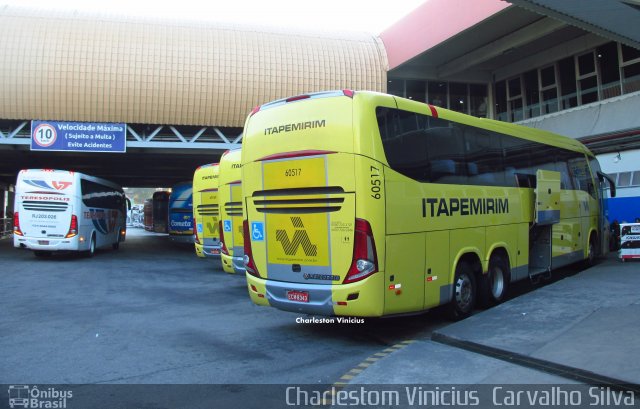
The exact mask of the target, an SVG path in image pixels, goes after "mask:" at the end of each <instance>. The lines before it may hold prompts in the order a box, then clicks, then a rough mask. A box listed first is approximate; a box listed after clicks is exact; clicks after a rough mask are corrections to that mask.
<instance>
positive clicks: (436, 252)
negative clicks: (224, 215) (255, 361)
mask: <svg viewBox="0 0 640 409" xmlns="http://www.w3.org/2000/svg"><path fill="white" fill-rule="evenodd" d="M242 170H243V175H242V183H243V202H244V206H245V207H244V212H245V215H246V216H245V221H244V226H243V228H244V230H245V265H246V268H247V285H248V290H249V294H250V296H251V299H252V300H253V302H254V303H256V304H259V305H270V306H273V307H276V308H279V309H282V310H286V311H293V312H298V313H305V314H318V315H341V316H385V315H394V314H405V313H415V312H420V311H424V310H428V309H430V308H433V307H436V306H439V305H446V307H445V308H446V309H447V310H448V311H449V312H450V314H451V316H452V317H453V318H454V319H460V318H463V317H466V316H468V315H469V314H471V312H472V310H473V308H474V306H475V305H476V301H477V300H478V301H480V302H482V303H485V304H493V303H498V302H500V301H502V300H503V299H504V298H505V296H506V294H507V290H508V288H509V285H510V283H513V282H515V281H518V280H523V279H535V278H536V277H538V278H539V277H540V276H541V275H543V274H544V275H546V274H549V273H550V271H551V270H553V269H555V268H558V267H561V266H564V265H567V264H570V263H574V262H578V261H581V260H586V261H593V260H594V258H595V257H596V256H597V255H601V254H604V252H606V251H607V246H606V244H607V243H608V235H607V234H608V233H607V231H608V228H607V226H606V225H605V219H604V217H603V215H602V213H601V208H602V206H601V203H602V191H603V188H604V185H605V178H606V175H604V174H602V172H601V171H600V167H599V166H598V162H597V161H596V159H595V157H594V156H593V155H592V154H591V153H590V151H589V150H588V149H587V148H586V147H584V146H583V145H582V144H580V143H579V142H577V141H575V140H573V139H570V138H566V137H562V136H559V135H555V134H552V133H550V132H546V131H540V130H535V129H530V128H525V127H522V126H518V125H514V124H508V123H503V122H498V121H493V120H488V119H478V118H474V117H471V116H467V115H464V114H460V113H457V112H453V111H449V110H446V109H442V108H438V107H435V106H432V105H427V104H423V103H419V102H416V101H411V100H408V99H403V98H399V97H395V96H391V95H385V94H379V93H372V92H354V91H350V90H344V91H332V92H322V93H314V94H309V95H300V96H296V97H292V98H288V99H282V100H278V101H274V102H270V103H267V104H265V105H262V106H260V107H256V108H255V109H254V110H253V111H252V113H251V114H250V115H249V117H248V118H247V120H246V123H245V128H244V140H243V148H242ZM612 191H613V186H612Z"/></svg>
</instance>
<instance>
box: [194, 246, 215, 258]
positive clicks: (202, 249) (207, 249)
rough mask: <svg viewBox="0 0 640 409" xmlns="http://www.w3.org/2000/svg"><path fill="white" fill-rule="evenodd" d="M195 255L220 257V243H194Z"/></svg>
mask: <svg viewBox="0 0 640 409" xmlns="http://www.w3.org/2000/svg"><path fill="white" fill-rule="evenodd" d="M195 247H196V255H197V256H198V257H216V258H218V257H220V245H213V246H211V245H206V244H200V243H195Z"/></svg>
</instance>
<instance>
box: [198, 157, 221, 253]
mask: <svg viewBox="0 0 640 409" xmlns="http://www.w3.org/2000/svg"><path fill="white" fill-rule="evenodd" d="M218 175H219V167H218V164H217V163H214V164H209V165H203V166H201V167H199V168H198V169H196V171H195V172H194V174H193V217H194V218H195V221H194V223H195V231H196V238H197V240H196V243H195V250H196V254H197V255H198V257H217V256H219V254H220V234H219V233H218V220H219V217H220V216H219V209H218Z"/></svg>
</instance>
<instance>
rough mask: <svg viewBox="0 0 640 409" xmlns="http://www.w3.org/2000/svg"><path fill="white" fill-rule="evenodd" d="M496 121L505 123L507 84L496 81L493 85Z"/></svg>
mask: <svg viewBox="0 0 640 409" xmlns="http://www.w3.org/2000/svg"><path fill="white" fill-rule="evenodd" d="M495 100H496V114H495V115H496V119H497V120H499V121H506V120H507V119H508V118H507V82H506V81H498V82H496V85H495Z"/></svg>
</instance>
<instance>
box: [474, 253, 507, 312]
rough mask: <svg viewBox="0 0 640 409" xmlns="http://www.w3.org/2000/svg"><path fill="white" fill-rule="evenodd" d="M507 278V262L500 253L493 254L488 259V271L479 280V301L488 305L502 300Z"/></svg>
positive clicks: (505, 294) (505, 292) (505, 290)
mask: <svg viewBox="0 0 640 409" xmlns="http://www.w3.org/2000/svg"><path fill="white" fill-rule="evenodd" d="M509 280H510V273H509V264H508V263H507V262H506V260H505V259H504V258H503V257H502V256H501V255H500V254H494V255H493V256H491V259H489V271H487V274H485V275H484V276H483V277H482V280H481V282H480V288H479V291H480V293H479V296H478V298H479V301H480V303H481V304H482V305H483V306H485V307H490V306H492V305H496V304H500V303H501V302H502V301H504V299H505V298H506V296H507V290H508V289H509Z"/></svg>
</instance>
